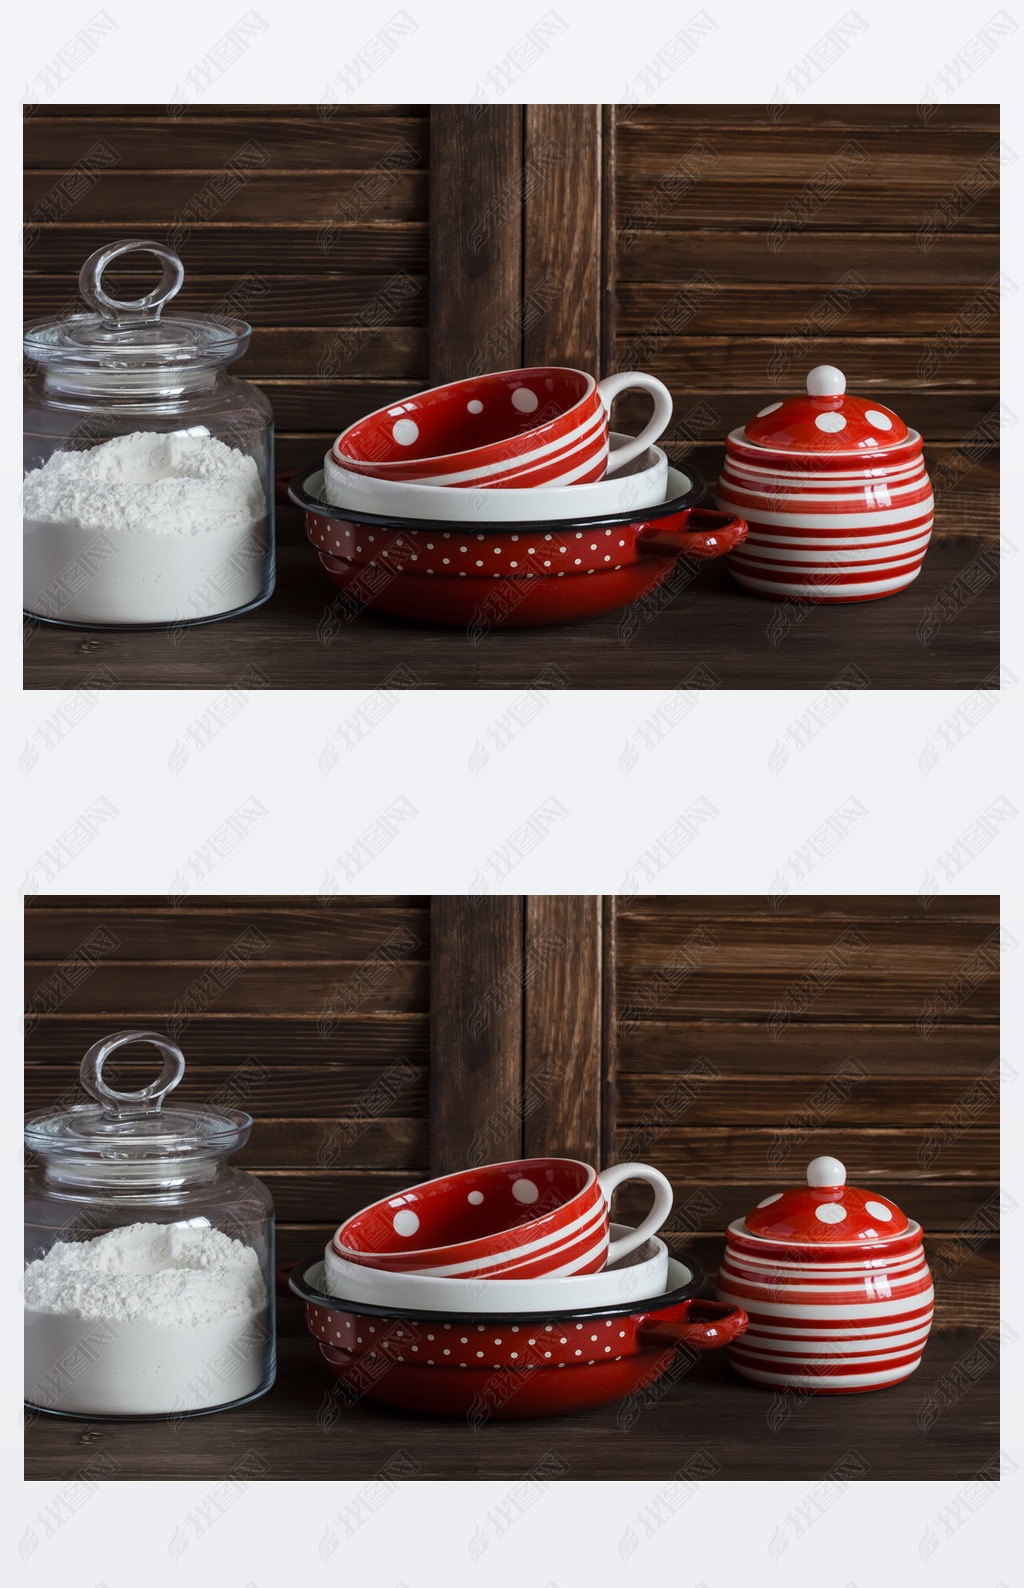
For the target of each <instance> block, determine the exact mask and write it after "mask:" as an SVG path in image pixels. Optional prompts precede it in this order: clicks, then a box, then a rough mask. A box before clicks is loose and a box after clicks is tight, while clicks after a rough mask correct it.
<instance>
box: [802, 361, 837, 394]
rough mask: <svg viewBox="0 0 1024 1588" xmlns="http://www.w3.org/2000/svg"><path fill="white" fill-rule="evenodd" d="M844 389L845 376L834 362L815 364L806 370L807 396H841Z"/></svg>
mask: <svg viewBox="0 0 1024 1588" xmlns="http://www.w3.org/2000/svg"><path fill="white" fill-rule="evenodd" d="M845 390H846V376H845V375H844V374H843V372H842V370H841V369H836V367H835V365H834V364H816V365H815V367H814V369H812V370H809V371H808V374H807V395H808V397H841V396H842V395H843V392H844V391H845Z"/></svg>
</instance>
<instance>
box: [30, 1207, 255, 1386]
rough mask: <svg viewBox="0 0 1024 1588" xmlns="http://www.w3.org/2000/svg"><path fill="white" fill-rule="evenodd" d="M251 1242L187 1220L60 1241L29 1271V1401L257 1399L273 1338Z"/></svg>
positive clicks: (136, 1226) (134, 1227)
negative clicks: (84, 1238)
mask: <svg viewBox="0 0 1024 1588" xmlns="http://www.w3.org/2000/svg"><path fill="white" fill-rule="evenodd" d="M268 1331H269V1311H268V1305H267V1290H266V1285H265V1284H264V1282H263V1275H262V1273H261V1271H260V1265H259V1260H258V1258H257V1256H256V1253H255V1252H254V1251H253V1250H252V1248H251V1247H249V1246H246V1245H245V1244H244V1243H243V1242H242V1241H236V1240H232V1238H231V1237H230V1236H228V1235H224V1234H223V1233H222V1232H221V1231H220V1230H215V1229H213V1228H211V1227H208V1226H207V1227H197V1226H195V1225H189V1224H172V1225H166V1224H132V1225H130V1226H129V1227H128V1228H126V1229H121V1230H112V1231H110V1232H109V1233H108V1234H106V1235H98V1236H96V1238H95V1239H94V1240H90V1241H58V1242H57V1243H56V1244H55V1245H54V1246H53V1247H51V1249H50V1251H49V1252H47V1254H46V1256H45V1257H41V1258H38V1259H37V1260H36V1261H35V1262H34V1263H30V1264H29V1266H28V1268H27V1269H26V1270H25V1399H26V1401H28V1402H29V1403H30V1404H32V1405H35V1406H46V1407H50V1408H51V1409H53V1410H55V1411H65V1412H77V1413H82V1414H86V1415H88V1414H94V1415H98V1416H119V1415H120V1416H141V1415H145V1414H147V1413H150V1414H152V1413H166V1412H184V1411H195V1410H197V1409H199V1408H201V1407H204V1406H221V1405H224V1404H226V1403H227V1402H230V1401H235V1400H240V1399H241V1398H242V1397H243V1396H245V1395H251V1394H253V1393H254V1392H255V1391H256V1390H257V1389H258V1388H259V1387H260V1385H261V1383H262V1382H263V1375H264V1369H265V1364H266V1358H267V1348H268V1344H269V1333H268Z"/></svg>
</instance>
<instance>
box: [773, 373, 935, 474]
mask: <svg viewBox="0 0 1024 1588" xmlns="http://www.w3.org/2000/svg"><path fill="white" fill-rule="evenodd" d="M909 435H910V431H909V430H908V429H907V426H906V425H905V424H904V423H903V420H902V419H900V418H899V416H898V415H897V414H894V413H893V412H892V409H891V408H885V407H883V406H882V404H881V403H879V402H877V401H876V400H875V399H874V398H866V397H851V396H850V395H849V393H848V392H847V390H846V376H845V375H844V374H843V372H842V370H840V369H836V367H835V365H834V364H819V365H818V366H817V367H816V368H815V369H812V370H811V371H810V373H809V374H808V376H807V395H806V397H803V396H801V397H788V398H786V399H785V400H783V401H780V402H773V403H769V404H768V405H767V407H765V408H761V409H759V410H758V412H757V414H756V415H755V416H754V418H753V419H751V421H750V423H749V424H748V425H747V426H746V428H745V429H744V431H743V433H742V439H743V440H744V441H746V442H749V443H750V444H751V445H752V446H755V447H767V448H769V449H770V450H772V451H775V452H829V453H834V452H858V453H864V452H880V451H885V450H886V449H887V448H889V447H894V446H900V445H901V444H902V443H903V442H905V441H906V440H907V438H908V437H909Z"/></svg>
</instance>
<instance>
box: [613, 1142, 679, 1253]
mask: <svg viewBox="0 0 1024 1588" xmlns="http://www.w3.org/2000/svg"><path fill="white" fill-rule="evenodd" d="M597 1180H598V1184H599V1185H600V1187H601V1190H602V1191H603V1192H604V1198H605V1201H606V1202H607V1203H608V1206H609V1207H611V1201H612V1192H613V1191H614V1190H615V1188H616V1186H620V1185H621V1184H622V1182H623V1180H646V1181H647V1183H648V1184H649V1185H651V1186H653V1187H654V1206H653V1207H652V1208H651V1211H650V1212H649V1213H648V1215H647V1217H646V1218H645V1219H644V1221H643V1223H642V1224H641V1225H640V1227H639V1229H635V1230H631V1231H630V1233H629V1234H628V1235H623V1236H621V1237H620V1238H619V1240H617V1241H611V1242H610V1243H609V1246H608V1256H607V1257H606V1258H605V1267H606V1268H608V1267H610V1265H611V1264H612V1263H617V1262H618V1261H619V1258H620V1257H625V1255H626V1253H627V1252H632V1251H635V1250H636V1248H637V1247H638V1246H642V1245H643V1243H644V1242H645V1241H647V1240H649V1239H650V1237H651V1236H652V1235H656V1234H657V1233H658V1231H659V1230H660V1229H661V1226H662V1225H663V1224H664V1222H665V1220H666V1219H667V1218H668V1216H669V1214H670V1213H671V1212H672V1187H671V1185H670V1183H669V1181H668V1180H666V1179H665V1176H664V1175H663V1174H662V1172H661V1170H660V1169H652V1167H651V1165H650V1164H649V1163H616V1164H613V1165H612V1167H611V1168H610V1169H602V1170H601V1173H600V1174H599V1175H598V1177H597Z"/></svg>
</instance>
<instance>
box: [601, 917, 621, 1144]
mask: <svg viewBox="0 0 1024 1588" xmlns="http://www.w3.org/2000/svg"><path fill="white" fill-rule="evenodd" d="M601 916H602V920H601V1028H602V1029H601V1090H602V1096H601V1162H602V1164H605V1165H607V1164H610V1163H614V1162H615V1131H616V1124H617V1109H618V1099H619V1091H618V1087H619V1078H618V1062H619V1041H618V1038H619V1027H618V1020H617V1015H616V1009H617V1004H616V997H617V988H616V964H617V955H618V916H619V912H618V900H617V899H616V897H615V895H614V894H606V895H605V896H604V897H603V898H602V900H601Z"/></svg>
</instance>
